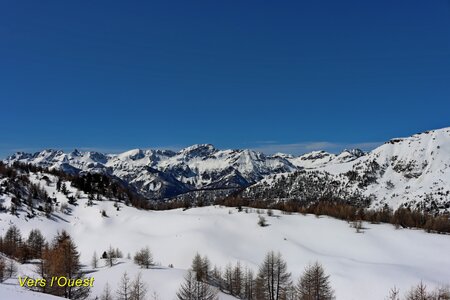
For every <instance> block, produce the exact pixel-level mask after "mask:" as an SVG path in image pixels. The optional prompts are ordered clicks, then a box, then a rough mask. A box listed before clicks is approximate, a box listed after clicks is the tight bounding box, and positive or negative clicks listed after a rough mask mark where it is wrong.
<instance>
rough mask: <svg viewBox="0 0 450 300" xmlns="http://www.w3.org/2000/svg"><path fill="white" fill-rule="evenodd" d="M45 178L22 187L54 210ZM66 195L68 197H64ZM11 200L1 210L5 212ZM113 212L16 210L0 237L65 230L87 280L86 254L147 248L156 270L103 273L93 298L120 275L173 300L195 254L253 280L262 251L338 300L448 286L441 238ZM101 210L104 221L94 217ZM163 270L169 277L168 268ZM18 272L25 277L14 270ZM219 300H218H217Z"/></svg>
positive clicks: (305, 223)
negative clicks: (38, 191)
mask: <svg viewBox="0 0 450 300" xmlns="http://www.w3.org/2000/svg"><path fill="white" fill-rule="evenodd" d="M46 176H47V177H48V178H49V180H48V179H45V178H44V176H43V175H42V174H33V175H31V176H30V179H31V181H32V182H34V183H36V184H40V185H41V186H42V187H43V188H44V189H46V190H47V192H48V193H49V195H54V197H55V198H56V199H57V201H58V202H59V203H60V205H59V207H62V204H65V203H67V197H66V196H65V195H63V194H62V193H60V192H58V191H57V190H56V180H57V179H56V178H55V177H53V176H51V175H46ZM69 190H70V193H75V192H76V190H74V189H73V188H72V187H69ZM9 200H10V199H6V198H3V199H2V200H1V201H2V204H3V205H4V206H5V207H6V208H7V207H8V205H9V202H10V201H9ZM115 205H117V204H116V203H115V202H114V201H106V200H105V201H94V205H92V206H89V205H88V199H87V198H86V195H83V194H82V195H81V199H79V200H78V205H76V206H74V205H69V208H70V210H65V211H66V213H63V212H60V211H59V210H58V211H56V212H54V213H53V214H52V216H51V217H50V218H46V217H45V215H44V214H43V213H39V212H37V215H36V216H35V217H33V218H27V216H26V212H25V211H20V210H19V211H18V216H15V215H11V214H9V213H0V234H2V235H4V234H5V231H6V229H7V228H8V227H9V226H10V225H12V224H15V225H17V226H18V227H19V228H20V229H21V231H22V234H23V235H24V236H27V235H28V233H29V232H30V230H31V229H35V228H39V229H40V230H41V231H42V232H43V234H44V235H45V236H46V237H47V239H50V238H51V237H53V236H54V235H55V234H56V232H57V231H58V230H61V229H65V230H66V231H68V232H69V233H70V235H71V236H72V237H73V239H74V241H75V242H76V244H77V245H78V249H79V251H80V252H81V262H82V263H83V264H85V265H86V270H90V267H89V264H90V260H91V257H92V254H93V252H94V251H96V252H97V254H101V253H102V252H103V251H104V250H106V249H107V248H108V247H109V246H113V247H114V248H116V247H118V248H120V249H121V251H122V252H123V253H124V255H125V256H126V255H127V253H130V254H131V255H133V254H134V253H135V252H136V251H137V250H139V249H141V248H142V247H145V246H147V245H148V246H149V247H150V248H151V250H152V252H153V255H154V259H155V261H156V262H159V263H160V265H161V267H160V268H153V269H150V270H140V269H139V268H138V267H137V266H136V265H134V264H133V263H132V262H131V261H129V260H127V259H122V260H121V263H120V264H117V265H116V266H114V267H112V268H109V267H103V266H102V267H100V268H98V269H96V270H94V271H95V272H94V273H90V274H89V276H94V277H95V282H96V284H95V285H94V289H93V291H92V296H95V295H99V294H100V293H101V292H102V290H103V285H104V284H105V283H106V282H109V284H110V285H111V287H112V289H113V291H114V290H115V288H116V286H117V282H118V281H119V280H120V278H119V277H120V276H121V275H122V273H123V271H125V270H126V271H127V272H128V273H129V275H130V277H133V276H134V275H135V274H136V273H137V272H139V271H141V272H142V274H143V277H144V279H145V281H146V282H147V284H148V285H149V289H150V291H151V293H153V292H156V293H157V294H158V295H159V299H168V300H172V299H174V297H175V292H176V290H177V287H178V286H179V284H180V282H181V281H182V279H183V275H184V274H185V270H186V269H187V268H189V266H190V264H191V260H192V258H193V256H194V255H195V253H196V252H197V251H198V252H200V253H201V254H202V255H208V257H209V258H210V260H211V262H212V264H213V265H214V264H216V265H217V266H220V267H222V268H223V267H225V265H226V264H227V263H229V262H231V263H233V264H234V263H236V262H237V261H240V262H241V263H242V265H243V266H247V267H249V268H252V269H253V270H254V271H255V272H256V271H257V268H258V265H259V264H260V263H261V262H262V260H263V258H264V255H265V253H266V252H267V251H269V250H275V251H280V252H281V253H282V255H283V257H284V258H285V259H286V261H287V264H288V268H289V271H290V272H292V275H293V279H294V280H296V279H297V278H298V276H299V275H300V274H301V273H302V271H303V269H304V267H305V266H306V265H307V264H308V263H310V262H313V261H315V260H318V261H320V262H321V263H322V264H323V265H324V267H325V268H326V271H327V273H329V274H330V275H331V277H330V280H331V284H332V286H333V288H334V289H335V290H336V296H337V299H338V300H340V299H345V300H349V299H350V300H351V299H368V300H370V299H384V298H385V296H386V295H387V293H388V290H389V288H391V287H392V286H394V285H396V286H397V287H398V288H400V289H401V290H402V291H403V292H405V291H406V290H407V289H409V287H410V286H411V285H413V284H416V283H417V282H419V281H420V280H423V281H424V282H425V283H426V284H428V285H429V286H433V287H434V286H437V285H441V284H446V283H448V279H449V278H450V256H449V255H448V253H450V239H449V237H448V236H447V235H439V234H429V233H425V232H424V231H421V230H408V229H398V230H396V229H395V228H394V227H393V226H392V225H387V224H379V225H374V224H368V223H365V224H364V227H365V228H366V229H365V230H364V233H356V232H355V229H354V228H351V227H350V226H349V224H348V223H347V222H345V221H339V220H335V219H332V218H328V217H320V218H318V217H314V216H310V215H305V216H304V215H301V214H291V215H284V214H281V212H279V211H275V212H274V213H275V216H274V217H268V216H266V218H267V220H268V223H269V224H270V225H269V226H267V227H260V226H258V225H257V221H258V212H257V211H256V210H253V209H249V210H248V211H247V212H246V211H245V210H243V211H242V212H239V211H238V210H237V209H234V208H221V207H217V206H216V207H214V206H210V207H202V208H194V209H189V210H186V211H183V210H182V209H176V210H170V211H145V210H138V209H136V208H133V207H128V206H125V205H123V204H119V206H120V209H119V210H117V209H116V206H115ZM23 209H25V207H23ZM102 210H104V211H105V212H106V214H107V216H108V217H103V216H102V214H101V213H100V212H101V211H102ZM261 213H265V212H264V210H261ZM169 264H173V265H174V268H173V269H172V268H167V266H168V265H169ZM21 272H23V273H27V272H28V271H27V270H26V269H25V270H24V269H23V268H21ZM3 291H6V292H5V293H9V294H6V295H10V294H11V292H10V291H9V288H8V289H7V288H5V287H3V286H0V293H3ZM0 295H1V294H0ZM26 295H28V294H26ZM227 297H229V296H225V295H224V294H221V296H220V299H228V298H227ZM2 299H3V297H2ZM13 299H14V298H13ZM33 299H34V298H33ZM43 299H45V300H47V298H43ZM230 299H231V298H230Z"/></svg>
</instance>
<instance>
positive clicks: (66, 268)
mask: <svg viewBox="0 0 450 300" xmlns="http://www.w3.org/2000/svg"><path fill="white" fill-rule="evenodd" d="M38 271H39V273H40V274H41V275H42V277H43V278H44V279H47V281H50V280H51V278H52V277H54V276H57V277H66V278H70V279H73V280H77V279H81V280H83V279H84V277H83V274H82V272H81V265H80V254H79V253H78V250H77V246H76V245H75V243H74V242H73V241H72V239H71V237H70V236H69V234H68V233H67V232H66V231H62V232H61V233H58V234H57V235H56V237H55V238H54V240H53V242H52V244H51V246H50V247H49V248H48V249H45V250H44V251H43V254H42V263H41V265H40V268H39V269H38ZM43 291H44V292H46V293H49V294H52V295H56V296H60V297H65V298H69V299H86V298H87V297H88V296H89V287H85V286H79V287H77V286H73V287H72V286H64V287H60V286H58V285H53V286H52V287H46V288H44V290H43Z"/></svg>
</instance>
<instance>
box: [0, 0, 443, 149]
mask: <svg viewBox="0 0 450 300" xmlns="http://www.w3.org/2000/svg"><path fill="white" fill-rule="evenodd" d="M0 105H1V108H0V157H4V156H6V155H8V154H10V153H11V152H14V151H16V150H26V151H35V150H40V149H42V148H60V149H64V150H68V149H71V148H74V147H78V148H82V149H99V150H101V151H107V152H111V151H112V152H116V151H120V150H125V149H130V148H138V147H140V148H149V147H163V148H164V147H170V148H178V147H182V146H186V145H190V144H194V143H212V144H214V145H216V146H217V147H219V148H228V147H231V148H240V147H249V148H256V149H260V150H263V151H266V152H273V151H277V150H284V151H286V152H293V153H300V152H304V151H306V150H311V149H316V148H325V149H326V150H330V151H338V150H340V148H344V147H347V146H355V145H356V146H358V145H359V146H362V147H363V148H371V147H373V146H374V145H376V143H378V142H382V141H385V140H387V139H389V138H392V137H398V136H407V135H410V134H413V133H416V132H419V131H423V130H427V129H434V128H441V127H446V126H450V1H448V0H447V1H444V0H434V1H423V0H421V1H413V0H404V1H400V0H399V1H391V0H389V1H384V0H383V1H380V0H378V1H360V0H355V1H345V0H344V1H335V0H329V1H242V0H240V1H184V0H183V1H141V2H140V1H104V2H103V1H6V0H5V1H2V2H1V3H0Z"/></svg>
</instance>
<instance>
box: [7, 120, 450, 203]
mask: <svg viewBox="0 0 450 300" xmlns="http://www.w3.org/2000/svg"><path fill="white" fill-rule="evenodd" d="M5 162H6V163H8V164H11V163H14V162H22V163H31V164H35V165H38V166H42V167H48V168H56V169H60V170H63V171H65V172H69V173H80V172H96V173H103V174H107V175H110V176H114V177H116V178H119V179H121V180H123V181H124V182H126V183H127V184H129V185H131V186H132V187H133V188H135V189H136V190H137V191H138V192H139V193H140V194H142V195H143V196H145V197H147V198H149V199H164V198H172V197H174V196H177V195H181V194H184V193H188V192H191V191H198V190H210V191H214V190H218V189H222V190H224V189H229V190H230V191H234V190H237V189H242V188H246V189H245V190H244V191H243V194H244V195H247V196H251V197H259V198H261V197H262V198H264V197H271V198H286V199H300V200H302V198H305V197H306V196H305V191H306V192H308V193H309V194H310V195H313V196H315V197H316V196H317V195H318V194H317V193H319V194H320V193H322V194H323V193H331V194H332V195H334V194H333V193H335V194H336V195H344V196H345V195H347V196H348V195H351V194H358V195H363V196H365V197H367V198H368V199H369V200H370V201H371V205H372V206H375V207H376V206H379V205H384V204H388V205H389V206H391V207H394V208H396V207H398V206H399V205H401V204H403V203H408V205H413V206H418V207H422V208H429V209H431V210H434V211H436V210H438V211H445V210H448V209H449V207H450V128H443V129H438V130H432V131H427V132H424V133H420V134H416V135H413V136H411V137H407V138H396V139H392V140H390V141H388V142H386V143H385V144H383V145H381V146H380V147H378V148H376V149H374V150H372V151H371V152H369V153H364V152H362V151H361V150H358V149H353V150H344V151H343V152H342V153H340V154H338V155H336V154H332V153H328V152H325V151H314V152H311V153H306V154H304V155H301V156H297V157H294V156H292V155H288V154H282V153H277V154H274V155H265V154H263V153H260V152H256V151H253V150H247V149H245V150H218V149H216V148H214V147H213V146H212V145H209V144H201V145H194V146H191V147H187V148H184V149H182V150H180V151H178V152H174V151H170V150H140V149H135V150H130V151H127V152H124V153H120V154H102V153H99V152H80V151H78V150H74V151H73V152H70V153H65V152H63V151H58V150H44V151H41V152H37V153H34V154H30V153H23V152H18V153H16V154H14V155H12V156H10V157H8V158H7V159H6V160H5ZM305 178H313V180H312V181H311V180H309V181H305ZM317 181H321V184H322V185H321V186H325V187H326V188H322V187H321V186H317V190H318V191H317V193H316V192H314V193H312V194H311V193H310V192H311V191H309V190H308V189H310V188H315V187H314V182H317ZM330 187H331V188H330Z"/></svg>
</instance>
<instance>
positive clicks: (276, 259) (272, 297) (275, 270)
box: [256, 251, 291, 300]
mask: <svg viewBox="0 0 450 300" xmlns="http://www.w3.org/2000/svg"><path fill="white" fill-rule="evenodd" d="M290 284H291V274H290V273H288V272H287V265H286V262H285V261H284V260H283V258H282V257H281V254H280V253H277V254H275V253H274V252H273V251H270V252H269V253H267V254H266V257H265V259H264V262H263V263H262V264H261V266H260V267H259V272H258V277H257V287H256V289H257V291H258V295H257V299H261V300H266V299H267V300H279V299H280V300H281V299H285V293H286V290H287V288H288V287H289V285H290Z"/></svg>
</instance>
